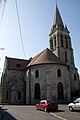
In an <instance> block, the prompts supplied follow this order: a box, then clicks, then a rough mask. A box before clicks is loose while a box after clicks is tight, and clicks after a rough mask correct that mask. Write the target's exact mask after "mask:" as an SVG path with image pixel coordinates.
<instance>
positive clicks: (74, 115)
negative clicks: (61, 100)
mask: <svg viewBox="0 0 80 120" xmlns="http://www.w3.org/2000/svg"><path fill="white" fill-rule="evenodd" d="M0 120H80V111H75V112H70V111H69V110H68V107H67V105H59V110H58V111H55V112H44V111H40V110H36V107H35V106H29V105H26V106H14V105H4V106H2V107H0Z"/></svg>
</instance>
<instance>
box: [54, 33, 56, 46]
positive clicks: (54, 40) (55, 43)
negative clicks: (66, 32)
mask: <svg viewBox="0 0 80 120" xmlns="http://www.w3.org/2000/svg"><path fill="white" fill-rule="evenodd" d="M54 46H55V47H56V36H55V35H54Z"/></svg>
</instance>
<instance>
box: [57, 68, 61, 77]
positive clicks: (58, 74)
mask: <svg viewBox="0 0 80 120" xmlns="http://www.w3.org/2000/svg"><path fill="white" fill-rule="evenodd" d="M57 76H58V77H61V70H60V69H58V70H57Z"/></svg>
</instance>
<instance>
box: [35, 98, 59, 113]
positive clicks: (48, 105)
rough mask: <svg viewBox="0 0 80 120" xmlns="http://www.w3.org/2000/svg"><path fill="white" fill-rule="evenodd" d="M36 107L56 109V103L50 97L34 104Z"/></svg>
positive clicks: (47, 109) (46, 109) (49, 109)
mask: <svg viewBox="0 0 80 120" xmlns="http://www.w3.org/2000/svg"><path fill="white" fill-rule="evenodd" d="M36 108H37V110H38V109H41V110H44V111H45V112H47V111H52V110H58V103H57V102H56V101H54V100H52V99H48V100H41V101H40V102H39V103H37V104H36Z"/></svg>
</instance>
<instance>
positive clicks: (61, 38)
mask: <svg viewBox="0 0 80 120" xmlns="http://www.w3.org/2000/svg"><path fill="white" fill-rule="evenodd" d="M60 37H61V47H63V36H62V35H61V36H60Z"/></svg>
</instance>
